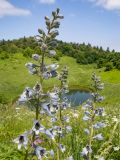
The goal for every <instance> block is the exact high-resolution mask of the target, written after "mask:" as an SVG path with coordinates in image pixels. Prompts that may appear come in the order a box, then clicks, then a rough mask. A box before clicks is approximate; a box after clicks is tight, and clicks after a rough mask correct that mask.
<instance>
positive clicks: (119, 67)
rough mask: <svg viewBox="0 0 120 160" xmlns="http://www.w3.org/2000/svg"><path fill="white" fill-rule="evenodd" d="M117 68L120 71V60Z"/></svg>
mask: <svg viewBox="0 0 120 160" xmlns="http://www.w3.org/2000/svg"><path fill="white" fill-rule="evenodd" d="M116 68H117V69H118V70H120V60H119V61H118V62H116Z"/></svg>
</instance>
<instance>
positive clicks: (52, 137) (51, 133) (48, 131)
mask: <svg viewBox="0 0 120 160" xmlns="http://www.w3.org/2000/svg"><path fill="white" fill-rule="evenodd" d="M45 134H46V135H47V136H48V137H49V138H51V139H52V140H55V136H56V133H55V132H54V131H53V128H51V129H46V130H45Z"/></svg>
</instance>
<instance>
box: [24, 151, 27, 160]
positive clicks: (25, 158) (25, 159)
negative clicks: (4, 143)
mask: <svg viewBox="0 0 120 160" xmlns="http://www.w3.org/2000/svg"><path fill="white" fill-rule="evenodd" d="M27 158H28V150H26V153H25V157H24V160H27Z"/></svg>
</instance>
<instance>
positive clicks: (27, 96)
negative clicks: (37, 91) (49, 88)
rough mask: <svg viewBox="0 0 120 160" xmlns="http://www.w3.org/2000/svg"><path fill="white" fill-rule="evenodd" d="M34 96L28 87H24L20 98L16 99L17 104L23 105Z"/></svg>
mask: <svg viewBox="0 0 120 160" xmlns="http://www.w3.org/2000/svg"><path fill="white" fill-rule="evenodd" d="M33 96H34V91H33V90H32V89H30V88H29V87H26V88H25V90H24V92H23V93H22V94H21V96H20V98H19V99H18V102H19V104H24V103H25V102H27V101H28V100H29V99H31V98H32V97H33Z"/></svg>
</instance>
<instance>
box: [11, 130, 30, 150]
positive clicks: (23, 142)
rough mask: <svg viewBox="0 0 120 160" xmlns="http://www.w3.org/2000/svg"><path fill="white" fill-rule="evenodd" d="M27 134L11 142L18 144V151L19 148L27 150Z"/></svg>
mask: <svg viewBox="0 0 120 160" xmlns="http://www.w3.org/2000/svg"><path fill="white" fill-rule="evenodd" d="M27 134H28V133H27V132H26V133H24V134H22V135H20V136H19V137H18V138H16V139H14V140H13V142H14V143H17V144H18V149H19V150H20V149H21V147H22V146H23V147H24V148H25V149H27V144H28V137H27Z"/></svg>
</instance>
